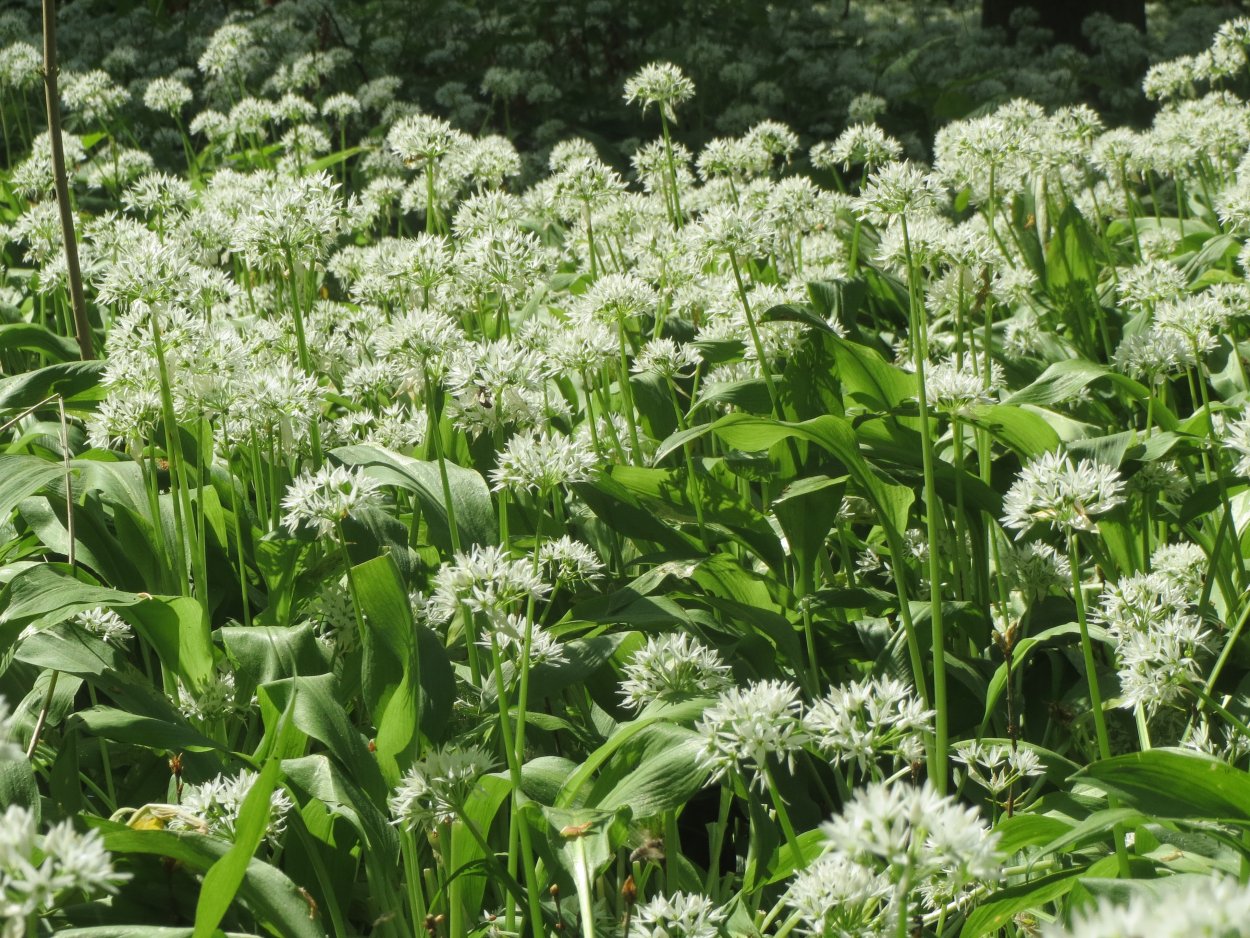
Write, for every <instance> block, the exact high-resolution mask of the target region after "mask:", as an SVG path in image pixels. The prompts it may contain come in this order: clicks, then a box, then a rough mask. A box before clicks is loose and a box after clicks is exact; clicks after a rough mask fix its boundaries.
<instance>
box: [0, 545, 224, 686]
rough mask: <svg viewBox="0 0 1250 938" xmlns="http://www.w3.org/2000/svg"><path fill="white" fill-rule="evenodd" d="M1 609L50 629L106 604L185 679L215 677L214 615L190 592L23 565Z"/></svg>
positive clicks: (0, 617)
mask: <svg viewBox="0 0 1250 938" xmlns="http://www.w3.org/2000/svg"><path fill="white" fill-rule="evenodd" d="M4 595H5V597H6V598H7V603H3V606H4V611H3V612H2V613H0V626H3V625H5V624H6V623H12V624H14V625H17V624H20V625H23V626H25V625H30V626H33V627H34V628H35V629H44V628H47V627H48V626H50V625H55V624H57V623H59V622H64V621H65V620H66V619H68V618H70V617H71V616H73V615H75V614H76V613H79V612H85V611H87V610H90V609H95V608H97V607H101V606H103V607H105V608H108V609H112V610H114V611H115V612H117V614H118V615H120V616H121V617H122V618H123V619H125V620H126V621H127V622H129V623H130V624H131V625H132V626H133V627H134V628H135V629H136V631H138V632H139V633H140V634H142V635H143V637H144V639H146V640H147V642H148V643H149V644H151V646H152V647H153V648H154V649H155V650H156V653H157V655H159V656H160V659H161V661H162V662H163V663H164V664H165V666H166V667H168V668H169V669H170V670H171V671H173V672H174V673H175V674H176V675H178V677H180V678H182V680H183V682H184V683H186V684H187V685H188V686H190V687H193V688H196V689H198V688H201V687H203V686H204V685H205V683H207V682H208V681H209V680H214V679H215V676H216V671H215V668H214V665H213V649H212V641H211V638H210V635H209V627H208V616H207V614H206V613H205V611H204V609H203V608H202V607H201V606H200V604H199V603H198V602H196V601H195V600H194V599H191V598H189V597H186V596H146V595H144V594H141V593H126V592H123V591H121V590H114V589H108V588H107V587H103V586H93V585H91V584H90V583H84V582H83V581H82V580H79V579H76V578H74V577H71V576H66V575H64V574H62V573H59V572H57V570H56V569H55V565H53V564H38V565H36V566H33V567H30V568H28V569H26V570H23V571H22V572H21V573H19V574H18V575H17V576H15V577H14V578H13V579H12V580H11V581H10V582H9V585H8V586H7V587H6V588H5V594H4Z"/></svg>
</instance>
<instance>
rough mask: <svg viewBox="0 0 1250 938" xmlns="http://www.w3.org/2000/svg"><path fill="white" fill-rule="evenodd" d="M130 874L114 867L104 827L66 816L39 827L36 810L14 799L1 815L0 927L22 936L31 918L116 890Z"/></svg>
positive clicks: (5, 931) (8, 933)
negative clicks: (79, 826)
mask: <svg viewBox="0 0 1250 938" xmlns="http://www.w3.org/2000/svg"><path fill="white" fill-rule="evenodd" d="M129 878H130V874H128V873H119V872H116V871H115V870H114V869H113V861H112V857H111V856H110V855H109V852H108V851H107V850H106V849H104V841H103V839H102V838H101V836H100V832H99V831H94V830H92V831H87V832H86V833H85V834H80V833H79V832H78V831H76V830H74V826H73V823H72V822H70V821H61V822H59V823H57V824H55V825H53V826H52V827H51V828H49V829H48V831H47V832H46V833H44V834H40V833H39V827H38V824H37V822H36V820H35V815H34V814H33V813H32V812H31V811H30V810H29V809H27V808H24V807H22V806H21V805H17V804H11V805H9V806H8V807H7V808H6V809H5V811H4V814H3V815H0V931H2V932H3V934H4V935H5V938H10V936H12V938H22V936H24V935H25V934H26V923H27V921H28V920H29V919H30V918H31V917H32V916H36V915H39V914H41V913H44V912H46V911H48V910H49V909H52V908H54V907H56V906H57V905H60V904H62V903H63V902H65V901H67V900H69V899H70V898H71V897H80V896H82V895H83V894H85V895H87V896H93V895H98V894H99V893H102V892H105V893H107V892H116V891H117V887H118V886H119V885H121V884H122V883H123V882H125V881H126V880H127V879H129Z"/></svg>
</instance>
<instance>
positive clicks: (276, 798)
mask: <svg viewBox="0 0 1250 938" xmlns="http://www.w3.org/2000/svg"><path fill="white" fill-rule="evenodd" d="M255 784H256V773H255V772H252V771H250V770H248V769H243V770H242V771H241V772H239V773H238V774H237V775H225V774H221V775H217V776H216V777H214V778H211V779H209V780H208V781H207V782H203V783H201V784H199V785H186V786H184V788H183V791H182V808H183V809H184V810H183V811H180V812H178V813H177V814H175V815H174V816H173V817H172V818H171V819H170V821H169V827H170V828H171V829H174V830H197V831H199V832H201V833H207V834H212V835H213V836H215V837H222V838H225V839H226V840H234V838H235V833H236V831H237V830H238V823H239V813H240V811H241V810H242V809H243V800H244V799H245V798H246V797H247V795H248V792H250V791H251V790H252V786H253V785H255ZM293 807H294V802H293V801H292V800H291V796H290V795H288V794H287V793H286V790H285V789H283V788H282V787H280V786H279V787H277V788H275V789H274V790H273V793H272V794H271V795H270V796H269V812H268V818H267V820H266V823H265V838H266V839H267V840H269V842H270V843H272V844H275V845H276V844H277V843H278V841H279V840H280V839H281V837H282V833H283V831H285V830H286V816H287V814H288V813H290V811H291V809H292V808H293Z"/></svg>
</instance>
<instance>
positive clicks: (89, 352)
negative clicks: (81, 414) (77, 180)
mask: <svg viewBox="0 0 1250 938" xmlns="http://www.w3.org/2000/svg"><path fill="white" fill-rule="evenodd" d="M56 74H57V64H56V0H43V90H44V101H45V102H46V103H47V108H48V143H49V145H50V146H51V148H52V182H53V185H54V186H55V188H56V204H57V208H58V209H59V210H60V214H61V236H62V238H63V239H64V241H65V267H66V270H67V271H68V279H69V298H70V303H71V305H72V306H73V307H74V331H75V332H76V333H77V336H76V337H77V339H78V350H79V352H80V353H81V355H82V359H83V361H87V360H88V359H91V358H95V352H94V350H93V349H92V347H91V324H90V323H89V322H87V301H86V299H85V298H84V297H83V292H82V271H81V270H80V269H79V266H78V239H77V237H76V236H75V235H74V214H73V212H71V211H70V207H69V183H68V182H67V181H66V177H65V147H64V146H63V145H62V142H61V99H60V97H59V95H58V94H57V90H56Z"/></svg>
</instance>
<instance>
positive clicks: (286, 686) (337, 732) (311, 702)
mask: <svg viewBox="0 0 1250 938" xmlns="http://www.w3.org/2000/svg"><path fill="white" fill-rule="evenodd" d="M292 695H294V696H295V709H294V710H292V712H291V716H292V719H293V721H294V723H295V725H296V726H297V727H299V729H301V730H302V731H303V732H305V733H307V734H308V735H309V736H311V737H312V738H313V739H316V740H318V741H319V742H320V743H322V744H323V745H324V746H325V747H326V748H327V749H328V750H329V751H330V753H331V755H332V756H333V757H334V759H335V761H336V762H337V763H338V764H339V765H340V766H342V767H343V769H344V771H345V772H346V773H347V775H348V777H349V778H351V779H352V780H353V781H355V783H356V784H357V785H359V786H360V788H361V789H363V790H364V792H365V794H366V795H367V796H368V797H369V798H370V799H372V801H373V803H374V804H377V805H383V804H386V799H387V796H388V795H389V794H390V789H389V788H387V785H386V782H385V781H384V780H383V778H382V773H381V772H380V771H379V770H378V764H377V760H376V759H375V758H374V755H373V753H371V752H370V751H369V749H368V747H367V746H366V745H365V740H364V737H362V736H361V735H360V731H359V730H357V729H356V727H354V726H352V724H351V721H350V720H349V719H348V716H347V711H346V710H344V709H343V704H342V703H341V702H340V700H339V699H338V698H339V691H338V682H337V680H336V679H335V677H334V675H332V674H318V675H315V676H312V677H306V676H300V677H293V678H286V679H284V680H281V681H273V682H271V683H269V684H263V685H261V687H260V688H259V689H258V690H257V697H258V698H259V699H260V703H261V707H262V710H264V708H266V707H269V708H270V709H271V712H273V713H274V714H281V713H283V712H284V711H285V710H286V707H287V703H288V701H289V699H290V697H291V696H292ZM274 722H275V724H276V722H277V721H276V720H275V721H274ZM270 732H276V726H275V728H274V729H270V728H269V727H267V728H266V737H267V738H268V736H269V733H270ZM267 742H268V739H267ZM262 748H263V747H262ZM322 800H325V799H322Z"/></svg>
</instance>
